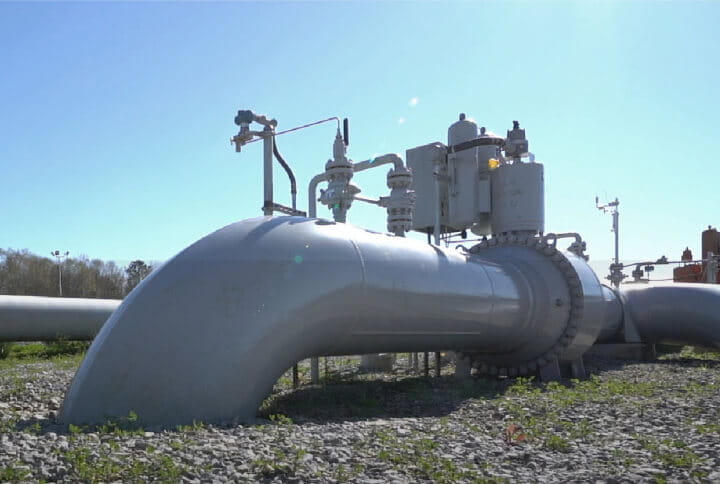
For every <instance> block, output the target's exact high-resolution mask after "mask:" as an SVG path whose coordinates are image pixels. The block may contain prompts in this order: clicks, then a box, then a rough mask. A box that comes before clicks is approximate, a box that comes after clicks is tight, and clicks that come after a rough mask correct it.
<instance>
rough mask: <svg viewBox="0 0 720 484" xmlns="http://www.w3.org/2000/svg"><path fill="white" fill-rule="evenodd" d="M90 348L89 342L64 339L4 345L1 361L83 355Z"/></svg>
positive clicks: (1, 350)
mask: <svg viewBox="0 0 720 484" xmlns="http://www.w3.org/2000/svg"><path fill="white" fill-rule="evenodd" d="M89 347H90V342H89V341H68V340H63V339H60V340H57V341H46V342H34V343H2V346H0V359H13V358H14V359H19V360H23V359H34V360H42V359H49V358H54V357H57V356H70V355H83V354H85V352H86V351H87V349H88V348H89Z"/></svg>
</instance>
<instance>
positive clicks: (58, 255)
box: [50, 250, 70, 297]
mask: <svg viewBox="0 0 720 484" xmlns="http://www.w3.org/2000/svg"><path fill="white" fill-rule="evenodd" d="M69 254H70V251H65V253H64V254H63V253H61V252H60V251H59V250H52V251H50V255H52V256H53V257H55V258H56V259H57V261H58V289H59V292H60V297H62V260H63V259H64V258H66V257H67V256H68V255H69Z"/></svg>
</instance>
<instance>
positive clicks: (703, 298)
mask: <svg viewBox="0 0 720 484" xmlns="http://www.w3.org/2000/svg"><path fill="white" fill-rule="evenodd" d="M619 294H620V300H621V301H622V306H623V312H624V327H625V336H626V338H627V339H628V340H629V341H633V340H639V341H642V342H644V343H666V344H680V345H699V346H708V347H714V348H718V349H720V286H718V285H712V284H691V283H676V284H664V285H652V286H642V285H637V286H635V287H629V286H623V288H622V290H621V291H620V292H619Z"/></svg>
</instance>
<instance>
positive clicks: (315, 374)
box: [310, 357, 320, 385]
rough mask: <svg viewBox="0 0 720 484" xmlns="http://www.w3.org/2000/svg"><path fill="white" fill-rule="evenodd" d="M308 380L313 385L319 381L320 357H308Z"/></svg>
mask: <svg viewBox="0 0 720 484" xmlns="http://www.w3.org/2000/svg"><path fill="white" fill-rule="evenodd" d="M310 382H311V383H312V384H313V385H317V384H318V383H320V358H318V357H314V358H310Z"/></svg>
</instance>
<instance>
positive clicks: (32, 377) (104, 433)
mask: <svg viewBox="0 0 720 484" xmlns="http://www.w3.org/2000/svg"><path fill="white" fill-rule="evenodd" d="M0 363H2V362H0ZM356 363H357V361H356V360H353V359H339V358H336V359H332V360H331V361H330V373H329V376H327V377H326V378H325V381H324V385H322V386H310V385H305V386H302V387H301V388H300V389H298V390H294V391H293V390H292V389H291V388H290V384H289V377H288V376H285V377H283V378H282V379H281V380H280V381H279V382H278V384H277V385H276V388H275V391H274V393H273V395H272V396H271V398H269V399H268V400H267V401H266V402H265V404H264V405H263V408H262V409H261V414H260V415H261V416H264V418H259V419H258V421H257V422H256V423H255V424H253V425H234V426H230V425H228V426H212V425H204V424H201V423H198V424H196V425H193V426H188V427H183V428H178V429H172V430H167V429H165V430H163V429H158V428H148V427H145V428H140V427H139V423H138V422H139V421H138V422H135V421H134V420H135V416H134V415H130V416H128V417H127V418H125V419H122V420H121V421H116V422H108V423H107V424H106V425H104V426H102V427H99V428H98V427H95V428H78V427H74V426H71V427H70V428H68V427H63V426H61V425H59V424H57V423H56V422H55V421H54V420H53V419H54V415H55V412H56V411H57V409H58V407H59V404H60V402H61V401H62V397H63V395H64V392H65V389H66V388H67V386H68V384H69V382H70V379H71V378H72V375H73V374H74V370H75V368H76V366H77V360H74V361H73V360H64V361H63V360H61V361H52V362H50V361H48V362H40V363H29V364H19V365H8V364H7V362H5V363H3V364H2V366H0V482H4V481H11V482H14V481H31V482H37V481H47V482H110V481H123V482H132V481H138V482H140V481H142V482H145V481H152V480H156V481H167V482H227V481H235V482H244V481H252V482H256V481H260V482H365V483H385V482H409V481H412V482H419V481H425V482H633V483H635V482H673V481H675V482H692V481H697V482H720V418H719V417H720V393H719V392H718V388H719V386H718V385H720V362H718V361H711V360H700V359H684V358H681V355H680V354H675V355H669V357H668V359H665V360H661V361H657V362H653V363H637V362H628V363H623V362H619V361H609V360H608V361H602V360H595V361H590V362H587V368H588V370H589V371H591V372H593V375H594V376H592V377H591V378H589V379H587V380H584V381H580V382H577V381H576V382H570V381H565V382H561V384H557V383H556V384H550V385H538V384H534V383H532V382H531V381H529V380H522V379H521V380H493V381H490V380H481V379H475V378H473V379H470V380H465V381H456V380H454V379H453V378H452V377H451V376H450V373H451V371H452V368H451V366H446V367H445V368H444V372H446V373H447V375H445V374H443V377H442V378H430V379H426V378H423V377H422V376H421V375H418V374H415V373H413V372H412V371H411V370H408V369H406V368H404V367H403V368H400V369H397V370H395V371H394V372H393V373H389V374H359V373H357V372H356V371H355V368H357V366H356ZM301 369H302V370H303V373H304V374H305V376H306V370H307V369H306V368H305V367H303V368H301ZM139 420H140V421H141V420H142V416H140V417H139Z"/></svg>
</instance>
